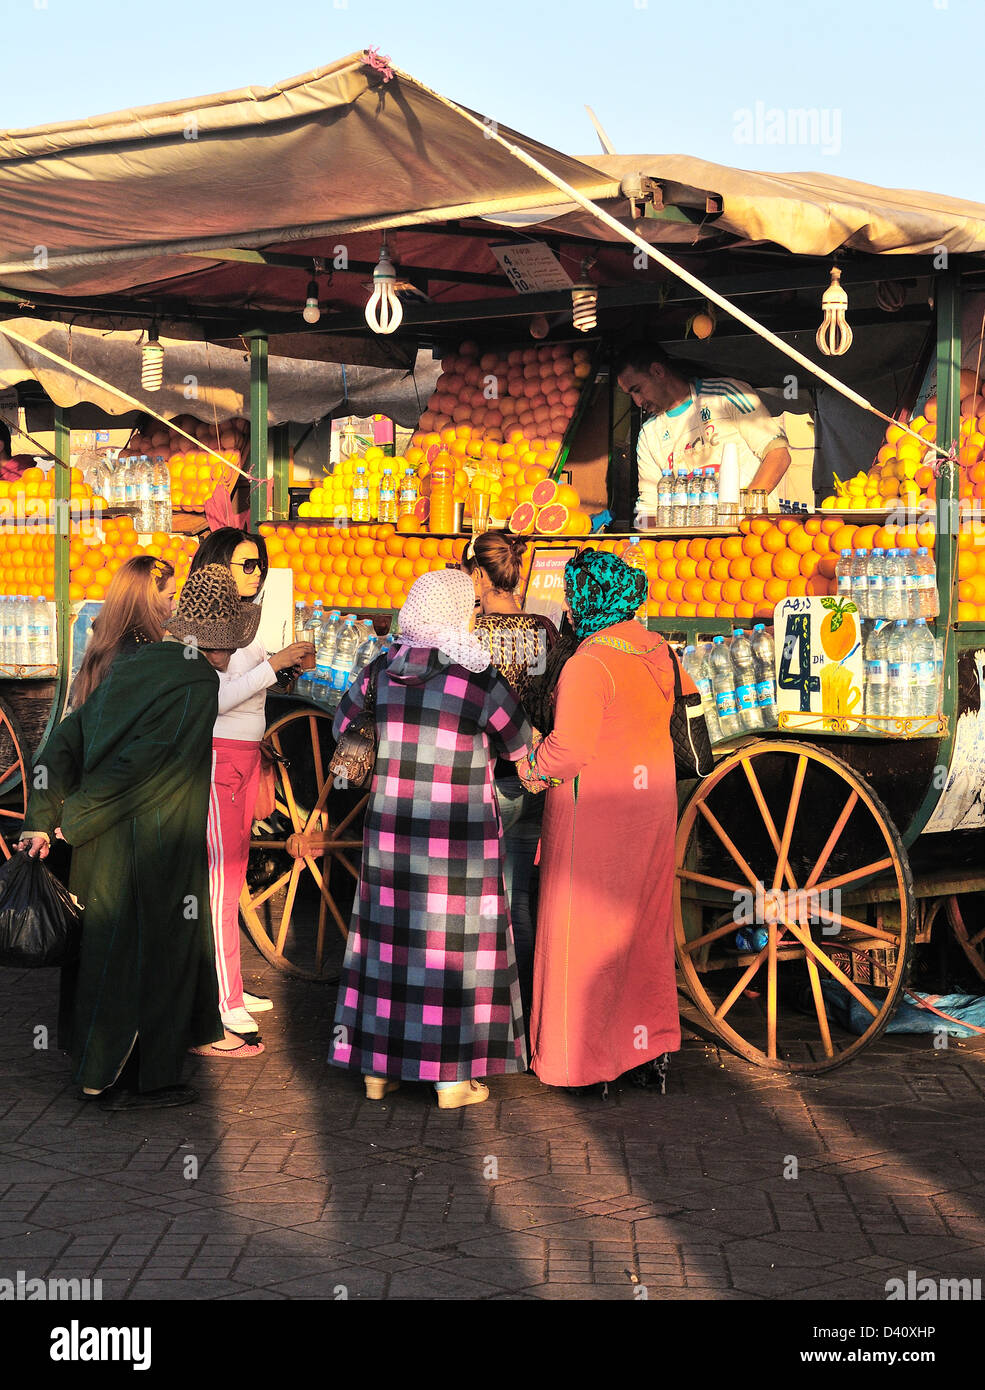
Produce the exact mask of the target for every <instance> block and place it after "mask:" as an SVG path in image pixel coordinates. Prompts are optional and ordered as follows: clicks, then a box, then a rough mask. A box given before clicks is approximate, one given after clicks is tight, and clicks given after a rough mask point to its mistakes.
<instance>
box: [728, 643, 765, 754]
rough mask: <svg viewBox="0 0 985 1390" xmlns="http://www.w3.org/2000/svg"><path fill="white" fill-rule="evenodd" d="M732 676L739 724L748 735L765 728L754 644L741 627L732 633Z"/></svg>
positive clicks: (730, 654)
mask: <svg viewBox="0 0 985 1390" xmlns="http://www.w3.org/2000/svg"><path fill="white" fill-rule="evenodd" d="M729 656H730V657H731V659H732V675H733V677H734V678H735V707H736V711H737V713H738V716H739V722H740V724H741V725H742V727H743V729H745V730H746V732H747V733H752V731H753V730H754V729H761V728H762V727H763V716H762V715H761V714H760V712H759V708H758V706H757V704H756V659H755V657H754V656H753V654H752V643H751V642H750V641H749V638H748V637H747V636H746V634H745V632H744V631H743V629H742V628H741V627H737V628H736V629H735V631H734V632H733V633H732V649H731V651H730V652H729Z"/></svg>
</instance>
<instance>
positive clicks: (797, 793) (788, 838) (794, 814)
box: [773, 753, 807, 893]
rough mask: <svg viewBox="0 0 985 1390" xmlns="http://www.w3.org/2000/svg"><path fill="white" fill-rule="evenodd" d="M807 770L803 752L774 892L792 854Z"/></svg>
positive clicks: (794, 786) (796, 776) (781, 843)
mask: <svg viewBox="0 0 985 1390" xmlns="http://www.w3.org/2000/svg"><path fill="white" fill-rule="evenodd" d="M806 772H807V758H806V756H805V755H804V754H803V753H802V754H801V755H800V757H799V758H798V759H797V771H796V773H795V774H794V779H793V791H792V793H791V795H790V805H789V807H788V808H787V819H786V822H785V824H784V826H783V839H782V841H781V842H780V853H779V858H778V859H777V861H776V873H775V874H774V875H773V891H774V893H775V892H776V890H777V889H778V888H779V886H780V884H781V883H782V882H783V875H784V873H785V871H786V867H787V858H788V856H789V854H790V841H791V839H792V838H793V828H794V825H795V824H796V821H797V810H798V808H799V806H800V793H801V791H802V790H803V787H804V776H805V774H806Z"/></svg>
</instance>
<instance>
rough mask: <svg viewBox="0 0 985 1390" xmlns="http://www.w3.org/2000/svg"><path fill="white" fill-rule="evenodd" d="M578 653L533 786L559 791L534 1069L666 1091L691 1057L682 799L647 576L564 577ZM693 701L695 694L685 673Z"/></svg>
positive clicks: (600, 567)
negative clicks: (680, 871) (678, 879)
mask: <svg viewBox="0 0 985 1390" xmlns="http://www.w3.org/2000/svg"><path fill="white" fill-rule="evenodd" d="M564 584H565V596H566V598H567V602H568V608H569V610H570V613H571V621H572V624H573V626H574V630H575V635H576V637H578V639H579V645H578V649H577V651H576V652H575V654H574V655H573V656H572V657H571V658H570V659H569V660H568V662H567V663H566V665H565V666H564V668H563V670H562V672H561V677H560V680H559V682H558V687H557V706H556V713H555V720H554V728H553V731H552V732H551V733H550V734H549V735H548V736H547V737H546V738H545V739H544V740H543V742H541V743H540V744H539V746H538V747H537V749H536V751H535V752H534V753H533V754H532V755H531V756H530V759H529V761H527V760H522V759H521V762H520V763H519V764H518V770H519V772H520V776H521V778H522V780H523V781H524V785H525V786H527V787H528V788H529V789H530V790H531V791H534V790H537V789H538V788H539V789H540V790H545V789H546V788H548V787H549V788H550V790H548V791H547V803H546V806H545V808H544V826H543V832H542V838H541V865H540V873H541V880H540V907H539V912H538V918H537V938H536V949H535V955H534V998H533V1014H532V1018H531V1032H530V1039H531V1052H532V1057H531V1067H532V1069H533V1071H535V1072H536V1074H537V1075H538V1076H539V1077H540V1079H541V1081H544V1082H546V1083H547V1084H548V1085H550V1086H566V1087H569V1088H572V1089H578V1088H582V1087H594V1086H600V1087H601V1091H602V1094H603V1096H604V1095H605V1094H606V1093H607V1084H608V1083H609V1082H610V1081H614V1080H615V1079H616V1078H617V1077H620V1076H623V1075H625V1074H627V1073H629V1074H631V1080H632V1081H633V1082H634V1083H636V1084H638V1085H648V1084H650V1083H651V1082H653V1083H656V1084H658V1085H659V1087H660V1089H661V1090H663V1089H664V1085H665V1080H666V1074H667V1067H668V1065H669V1061H670V1053H671V1052H673V1051H676V1050H677V1049H678V1048H679V1047H680V1039H681V1033H680V1020H679V1015H678V1007H677V986H676V980H675V969H674V934H673V919H672V908H671V889H672V886H673V882H674V862H673V849H674V837H675V830H676V823H677V791H676V776H675V770H674V753H673V744H672V742H671V736H670V715H671V710H672V707H673V701H674V668H673V658H672V656H671V653H670V650H669V648H668V647H667V643H666V642H665V641H664V639H663V638H662V637H660V636H659V635H658V634H657V633H652V632H647V631H646V629H645V628H644V627H642V626H641V624H640V623H638V622H636V621H635V613H636V610H637V609H638V608H639V606H640V604H641V603H643V602H645V598H646V575H645V574H642V573H640V572H639V571H637V570H633V569H630V568H629V566H628V565H625V564H624V563H623V561H622V560H620V559H618V558H617V557H616V556H614V555H609V554H607V553H603V552H601V551H593V550H583V551H581V552H580V553H579V554H578V555H576V556H575V557H574V559H572V560H570V561H569V562H568V564H567V565H566V566H565V571H564ZM682 684H683V686H684V689H685V691H687V690H688V688H689V685H690V689H693V688H694V687H693V683H690V682H689V680H688V677H687V676H686V674H685V673H683V672H682Z"/></svg>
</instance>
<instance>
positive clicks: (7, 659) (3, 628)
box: [0, 594, 17, 670]
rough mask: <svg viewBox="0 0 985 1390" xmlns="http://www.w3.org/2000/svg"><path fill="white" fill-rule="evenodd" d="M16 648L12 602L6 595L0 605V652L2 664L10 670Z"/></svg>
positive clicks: (15, 628)
mask: <svg viewBox="0 0 985 1390" xmlns="http://www.w3.org/2000/svg"><path fill="white" fill-rule="evenodd" d="M16 646H17V625H16V623H15V622H14V600H13V598H12V597H11V596H10V595H9V594H7V595H5V596H4V599H3V604H2V605H0V650H2V651H3V664H4V667H5V669H7V670H10V669H11V667H13V665H14V660H15V648H16Z"/></svg>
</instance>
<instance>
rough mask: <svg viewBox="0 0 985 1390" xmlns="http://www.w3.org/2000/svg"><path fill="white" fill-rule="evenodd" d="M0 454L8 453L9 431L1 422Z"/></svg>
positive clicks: (0, 421)
mask: <svg viewBox="0 0 985 1390" xmlns="http://www.w3.org/2000/svg"><path fill="white" fill-rule="evenodd" d="M0 453H4V454H9V453H10V430H9V429H8V428H7V426H6V425H5V424H4V422H3V421H2V420H0Z"/></svg>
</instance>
